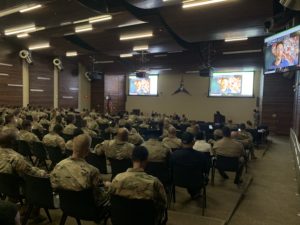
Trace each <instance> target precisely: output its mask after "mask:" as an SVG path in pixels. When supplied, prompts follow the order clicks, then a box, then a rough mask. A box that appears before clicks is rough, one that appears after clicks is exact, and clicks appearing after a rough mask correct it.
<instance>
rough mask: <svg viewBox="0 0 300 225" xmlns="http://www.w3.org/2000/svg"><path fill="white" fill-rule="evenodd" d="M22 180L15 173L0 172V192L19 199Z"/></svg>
mask: <svg viewBox="0 0 300 225" xmlns="http://www.w3.org/2000/svg"><path fill="white" fill-rule="evenodd" d="M22 181H23V180H22V179H21V178H20V177H18V176H16V175H12V174H7V173H0V193H2V194H4V195H5V196H8V197H11V198H16V199H20V198H21V185H22Z"/></svg>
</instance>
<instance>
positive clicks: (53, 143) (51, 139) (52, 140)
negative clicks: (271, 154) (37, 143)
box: [43, 124, 66, 151]
mask: <svg viewBox="0 0 300 225" xmlns="http://www.w3.org/2000/svg"><path fill="white" fill-rule="evenodd" d="M62 130H63V127H62V126H61V125H60V124H56V125H55V126H54V128H53V131H51V132H50V133H49V134H46V135H45V136H44V138H43V143H44V145H46V146H50V147H59V148H60V149H61V150H62V151H63V150H65V145H66V143H65V140H64V139H63V138H62V137H61V136H60V134H61V133H62Z"/></svg>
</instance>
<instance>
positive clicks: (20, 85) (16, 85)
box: [7, 84, 23, 87]
mask: <svg viewBox="0 0 300 225" xmlns="http://www.w3.org/2000/svg"><path fill="white" fill-rule="evenodd" d="M7 86H8V87H23V84H7Z"/></svg>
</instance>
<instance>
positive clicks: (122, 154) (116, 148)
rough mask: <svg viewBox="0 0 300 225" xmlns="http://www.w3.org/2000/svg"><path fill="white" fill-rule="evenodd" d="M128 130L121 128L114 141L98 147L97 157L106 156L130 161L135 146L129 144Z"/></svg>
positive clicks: (103, 143)
mask: <svg viewBox="0 0 300 225" xmlns="http://www.w3.org/2000/svg"><path fill="white" fill-rule="evenodd" d="M128 134H129V133H128V130H127V129H126V128H119V129H118V133H117V135H116V136H115V138H114V139H113V140H106V141H104V142H102V143H101V144H98V145H96V147H95V153H96V154H97V155H103V153H104V154H105V155H106V157H107V158H113V159H119V160H121V159H130V158H131V155H132V151H133V149H134V145H133V144H131V143H129V142H128Z"/></svg>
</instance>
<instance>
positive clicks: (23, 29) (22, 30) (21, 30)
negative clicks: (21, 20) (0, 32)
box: [4, 25, 36, 36]
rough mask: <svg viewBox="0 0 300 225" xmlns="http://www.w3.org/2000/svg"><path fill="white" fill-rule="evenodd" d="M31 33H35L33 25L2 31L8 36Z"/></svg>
mask: <svg viewBox="0 0 300 225" xmlns="http://www.w3.org/2000/svg"><path fill="white" fill-rule="evenodd" d="M32 31H36V27H35V25H28V26H22V27H16V28H12V29H7V30H5V31H4V34H5V35H7V36H9V35H13V34H20V33H28V32H32Z"/></svg>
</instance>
